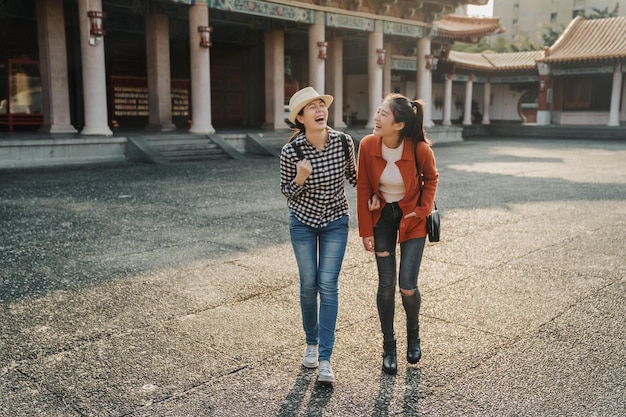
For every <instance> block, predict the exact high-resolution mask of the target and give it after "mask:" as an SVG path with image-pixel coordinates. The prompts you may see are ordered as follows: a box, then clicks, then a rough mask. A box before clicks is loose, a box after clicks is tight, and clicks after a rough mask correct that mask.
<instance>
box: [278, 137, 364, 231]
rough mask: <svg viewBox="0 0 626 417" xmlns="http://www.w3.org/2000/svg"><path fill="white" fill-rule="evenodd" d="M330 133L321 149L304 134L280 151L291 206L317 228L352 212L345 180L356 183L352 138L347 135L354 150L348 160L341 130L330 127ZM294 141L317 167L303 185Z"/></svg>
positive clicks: (282, 178) (283, 184) (282, 185)
mask: <svg viewBox="0 0 626 417" xmlns="http://www.w3.org/2000/svg"><path fill="white" fill-rule="evenodd" d="M328 132H329V133H328V141H327V142H326V145H325V146H324V149H323V150H322V151H321V152H320V151H319V150H318V149H317V148H315V147H314V146H313V145H311V144H310V143H309V142H308V141H307V140H306V137H305V135H304V133H302V134H299V135H298V136H296V137H295V138H294V139H293V141H292V142H290V143H288V144H286V145H285V146H283V149H282V151H281V153H280V189H281V191H282V193H283V194H284V195H285V197H287V204H288V206H289V209H290V210H291V211H292V212H293V213H294V215H295V216H296V218H297V219H298V220H300V221H301V222H302V223H304V224H306V225H307V226H311V227H315V228H319V227H326V226H328V224H330V223H331V222H332V221H335V220H337V219H338V218H340V217H342V216H343V215H345V214H348V199H347V198H346V193H345V180H346V179H348V181H350V184H352V186H353V187H354V186H356V164H355V161H354V142H353V141H352V138H351V137H350V135H345V136H346V140H347V142H348V150H349V151H350V152H349V154H350V160H349V161H346V157H345V152H344V148H343V143H342V141H341V138H340V137H339V132H337V131H335V130H332V129H330V128H329V129H328ZM292 143H296V144H298V145H299V146H300V149H302V153H303V154H304V156H305V158H306V159H308V160H309V161H310V162H311V166H312V167H313V171H312V172H311V175H309V177H308V178H307V179H306V181H305V182H304V184H303V185H298V184H296V183H295V182H294V179H295V178H296V164H297V163H298V155H297V154H296V151H295V150H294V148H293V147H292V146H291V144H292Z"/></svg>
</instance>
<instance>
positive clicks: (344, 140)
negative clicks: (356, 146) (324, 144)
mask: <svg viewBox="0 0 626 417" xmlns="http://www.w3.org/2000/svg"><path fill="white" fill-rule="evenodd" d="M339 137H340V138H341V144H342V145H343V153H344V155H345V156H346V161H349V160H350V148H349V147H348V138H346V135H344V134H343V133H340V134H339ZM291 147H292V148H293V150H294V151H296V155H298V160H300V161H302V160H303V159H304V152H302V149H300V145H298V144H296V143H295V142H291Z"/></svg>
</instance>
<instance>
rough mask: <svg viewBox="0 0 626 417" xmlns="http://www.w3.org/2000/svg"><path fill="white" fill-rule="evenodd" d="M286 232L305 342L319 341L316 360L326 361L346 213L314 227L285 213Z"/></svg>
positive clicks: (334, 316) (336, 300) (331, 339)
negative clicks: (296, 277)
mask: <svg viewBox="0 0 626 417" xmlns="http://www.w3.org/2000/svg"><path fill="white" fill-rule="evenodd" d="M289 233H290V235H291V244H292V246H293V251H294V254H295V256H296V261H297V262H298V271H299V273H300V308H301V309H302V327H303V328H304V333H305V335H306V343H307V344H308V345H317V344H319V360H322V361H323V360H327V361H328V360H330V355H331V354H332V352H333V346H334V345H335V325H336V323H337V311H338V309H339V271H340V270H341V264H342V262H343V256H344V254H345V251H346V244H347V243H348V216H347V215H345V216H343V217H341V218H339V219H337V220H335V221H333V222H331V223H330V224H329V225H328V226H326V227H321V228H315V227H311V226H307V225H305V224H303V223H302V222H300V221H299V220H298V219H297V218H296V217H295V216H294V215H293V214H292V213H289ZM318 294H319V315H318Z"/></svg>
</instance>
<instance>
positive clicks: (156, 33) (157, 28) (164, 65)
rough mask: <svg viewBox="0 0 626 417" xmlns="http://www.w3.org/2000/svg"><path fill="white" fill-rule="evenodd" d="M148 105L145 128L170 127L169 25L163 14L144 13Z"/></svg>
mask: <svg viewBox="0 0 626 417" xmlns="http://www.w3.org/2000/svg"><path fill="white" fill-rule="evenodd" d="M146 50H147V54H146V55H147V56H146V59H147V64H148V109H149V114H150V116H149V120H148V126H147V127H146V130H149V131H156V132H158V131H172V130H176V126H174V124H173V123H172V78H171V74H170V28H169V20H168V16H167V15H166V14H156V13H152V14H149V15H148V16H146Z"/></svg>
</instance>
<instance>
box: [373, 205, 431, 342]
mask: <svg viewBox="0 0 626 417" xmlns="http://www.w3.org/2000/svg"><path fill="white" fill-rule="evenodd" d="M400 220H402V210H400V207H398V204H397V203H388V204H386V205H385V206H384V207H383V211H382V213H381V217H380V220H379V221H378V223H377V224H376V226H374V250H375V253H376V265H377V266H378V292H377V293H376V305H377V307H378V316H379V317H380V327H381V330H382V332H383V338H384V340H385V341H391V340H395V335H394V328H393V321H394V313H395V294H396V281H398V282H399V285H400V290H405V291H409V292H411V291H413V292H412V293H411V294H404V293H403V294H402V305H403V306H404V311H405V312H406V324H407V329H410V330H415V329H418V328H419V311H420V305H421V296H420V292H419V289H418V288H417V277H418V275H419V270H420V264H421V263H422V255H423V253H424V245H425V244H426V238H425V237H423V238H418V239H409V240H407V241H405V242H402V243H400V271H399V273H398V275H397V277H396V244H397V241H398V227H399V226H400Z"/></svg>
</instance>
